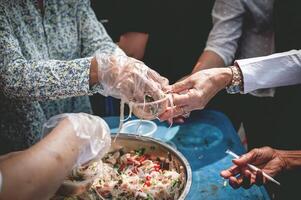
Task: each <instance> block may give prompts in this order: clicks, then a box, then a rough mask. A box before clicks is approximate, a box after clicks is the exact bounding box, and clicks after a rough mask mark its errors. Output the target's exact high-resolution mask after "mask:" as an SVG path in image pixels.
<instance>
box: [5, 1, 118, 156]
mask: <svg viewBox="0 0 301 200" xmlns="http://www.w3.org/2000/svg"><path fill="white" fill-rule="evenodd" d="M115 48H116V46H115V44H114V43H113V42H112V40H111V39H110V37H109V36H108V35H107V33H106V31H105V29H104V28H103V26H102V25H101V24H100V23H99V22H98V21H97V19H96V17H95V15H94V13H93V11H92V9H91V8H90V2H89V0H44V9H43V14H42V12H41V10H40V9H39V8H38V4H37V0H14V1H10V0H0V154H3V153H6V152H9V151H13V150H21V149H24V148H27V147H29V146H30V145H32V144H34V143H35V142H37V141H38V140H39V139H40V136H41V132H42V126H43V123H44V122H45V121H46V120H47V119H48V118H50V117H51V116H53V115H56V114H59V113H66V112H67V113H68V112H86V113H91V106H90V102H89V99H88V96H87V95H90V94H93V93H96V92H97V89H96V87H95V88H94V89H93V88H90V87H89V68H90V61H91V56H92V55H93V54H94V52H95V51H96V50H98V49H100V50H101V51H106V52H108V53H110V52H113V51H114V49H115Z"/></svg>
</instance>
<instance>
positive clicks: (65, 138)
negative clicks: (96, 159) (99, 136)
mask: <svg viewBox="0 0 301 200" xmlns="http://www.w3.org/2000/svg"><path fill="white" fill-rule="evenodd" d="M83 142H84V141H82V140H80V139H79V138H78V137H77V136H76V135H75V134H74V130H73V127H72V126H71V125H70V123H69V122H68V120H64V121H62V123H60V124H59V125H58V127H57V128H55V129H54V130H53V131H52V132H51V133H50V134H49V135H48V136H47V137H46V138H45V139H43V140H42V141H40V142H39V143H37V144H36V145H34V146H33V147H32V148H30V149H28V150H26V151H24V152H20V153H18V154H16V155H14V156H10V157H7V159H4V160H2V161H1V162H0V169H1V172H2V176H3V188H2V192H1V193H0V197H1V198H0V199H22V200H23V199H30V200H34V199H37V200H40V199H49V198H50V197H51V196H52V195H53V194H54V193H55V191H56V190H57V189H58V187H59V186H60V184H61V183H62V181H63V180H64V178H65V177H66V176H67V175H68V173H69V172H70V170H71V169H72V167H73V166H74V164H75V162H76V159H77V157H78V155H79V148H78V147H79V146H81V145H82V144H83ZM16 190H17V191H18V192H16Z"/></svg>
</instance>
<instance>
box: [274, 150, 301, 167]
mask: <svg viewBox="0 0 301 200" xmlns="http://www.w3.org/2000/svg"><path fill="white" fill-rule="evenodd" d="M276 152H277V154H278V156H279V158H280V159H281V160H282V162H283V165H284V167H283V168H284V169H285V170H293V169H297V168H301V151H283V150H276Z"/></svg>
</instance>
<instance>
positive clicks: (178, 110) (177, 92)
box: [159, 68, 232, 121]
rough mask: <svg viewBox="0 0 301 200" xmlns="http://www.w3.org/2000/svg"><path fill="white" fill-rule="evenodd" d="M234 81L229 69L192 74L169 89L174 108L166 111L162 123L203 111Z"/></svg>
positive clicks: (208, 70)
mask: <svg viewBox="0 0 301 200" xmlns="http://www.w3.org/2000/svg"><path fill="white" fill-rule="evenodd" d="M231 80H232V72H231V70H230V69H229V68H213V69H207V70H202V71H199V72H196V73H195V74H192V75H191V76H189V77H187V78H185V79H184V80H182V81H180V82H177V83H175V84H174V85H172V86H170V88H169V89H168V90H169V91H171V92H172V95H173V103H174V106H173V107H169V108H167V109H166V111H165V113H163V114H162V115H161V116H160V117H159V118H160V120H162V121H165V120H168V119H171V118H174V117H177V116H181V115H182V116H185V115H187V114H189V113H190V112H191V111H193V110H201V109H203V108H204V107H205V106H206V105H207V103H208V102H209V101H210V100H211V99H212V98H213V97H214V96H215V95H216V94H217V93H218V92H219V91H220V90H221V89H223V88H225V87H226V86H227V85H228V84H229V83H230V82H231Z"/></svg>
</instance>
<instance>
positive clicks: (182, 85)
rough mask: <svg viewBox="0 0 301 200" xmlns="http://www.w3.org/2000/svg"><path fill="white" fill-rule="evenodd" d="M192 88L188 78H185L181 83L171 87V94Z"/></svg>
mask: <svg viewBox="0 0 301 200" xmlns="http://www.w3.org/2000/svg"><path fill="white" fill-rule="evenodd" d="M192 87H193V83H192V81H190V79H189V78H186V79H185V80H183V81H180V82H177V83H175V84H173V85H172V92H174V93H180V92H182V91H184V90H189V89H191V88H192Z"/></svg>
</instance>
